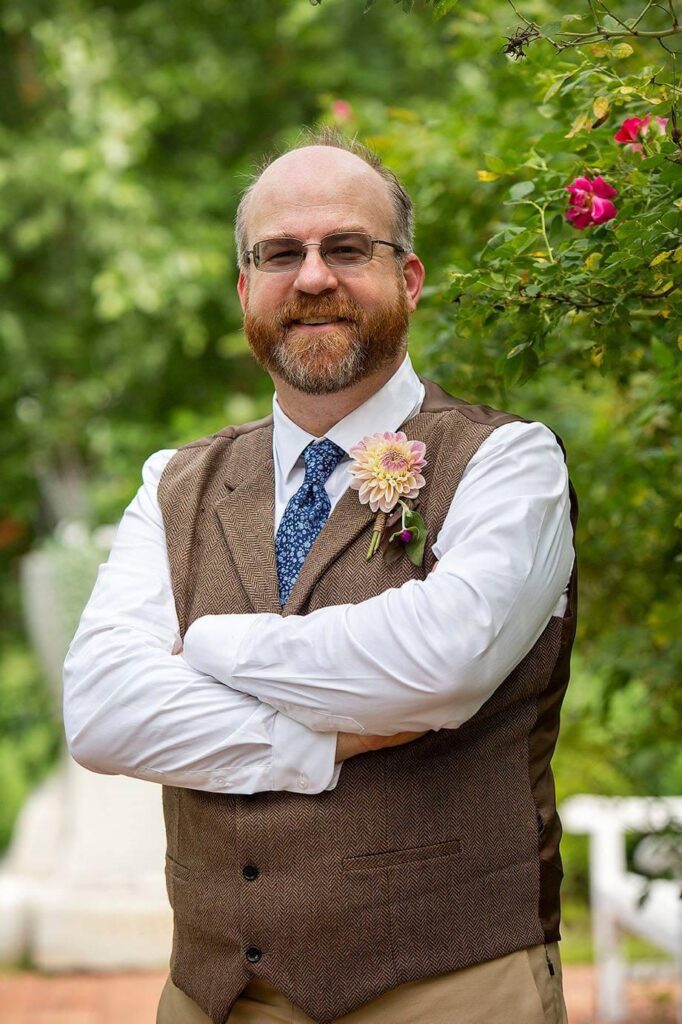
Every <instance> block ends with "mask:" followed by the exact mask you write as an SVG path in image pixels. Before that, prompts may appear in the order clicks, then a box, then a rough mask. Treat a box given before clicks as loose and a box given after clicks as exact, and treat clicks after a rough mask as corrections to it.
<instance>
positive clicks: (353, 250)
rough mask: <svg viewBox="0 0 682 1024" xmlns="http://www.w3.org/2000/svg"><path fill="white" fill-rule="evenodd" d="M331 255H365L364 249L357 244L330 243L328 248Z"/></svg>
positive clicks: (349, 256)
mask: <svg viewBox="0 0 682 1024" xmlns="http://www.w3.org/2000/svg"><path fill="white" fill-rule="evenodd" d="M326 251H327V253H328V254H329V255H330V256H334V257H335V258H343V259H350V260H352V259H355V258H357V257H358V256H364V250H363V249H359V248H358V247H357V245H341V244H339V245H330V246H329V248H328V249H327V250H326Z"/></svg>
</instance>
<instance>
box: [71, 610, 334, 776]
mask: <svg viewBox="0 0 682 1024" xmlns="http://www.w3.org/2000/svg"><path fill="white" fill-rule="evenodd" d="M64 727H65V733H66V739H67V743H68V747H69V750H70V752H71V754H72V756H73V757H74V759H75V760H76V761H78V762H79V763H80V764H82V765H83V766H84V767H86V768H89V769H90V770H91V771H95V772H100V773H104V774H120V775H129V776H132V777H134V778H139V779H146V780H147V781H150V782H158V783H162V784H165V785H173V786H181V787H183V788H190V789H202V790H208V791H210V792H215V793H254V792H261V791H266V790H290V791H293V792H301V791H306V792H311V793H312V792H319V791H320V790H322V789H325V788H327V787H328V786H330V785H331V784H332V783H333V784H335V782H336V778H335V776H337V775H338V772H336V771H335V768H334V758H335V749H336V736H335V735H334V734H331V733H329V734H327V735H326V736H320V735H316V734H314V733H313V732H311V730H310V729H308V728H307V727H306V726H305V725H301V724H299V723H298V722H295V721H293V720H291V719H290V718H288V717H287V716H286V715H284V714H282V713H280V712H278V711H276V710H275V709H273V708H271V707H269V706H267V705H265V704H263V703H261V702H260V701H259V700H258V699H256V698H254V697H250V696H248V695H245V694H243V693H237V692H236V691H234V690H231V689H230V688H228V687H222V686H217V685H216V682H215V680H213V679H211V678H209V677H207V676H204V675H201V674H200V673H198V672H195V671H194V670H193V669H192V668H190V667H189V666H188V665H187V664H186V663H185V662H184V659H183V658H182V657H172V656H171V655H170V654H168V653H166V652H164V651H160V650H159V649H157V648H155V647H153V646H150V644H149V640H148V639H147V640H146V641H145V640H144V639H143V638H142V637H141V636H140V635H139V634H137V635H136V634H135V633H134V632H133V631H130V630H126V629H121V628H119V629H114V630H112V631H110V632H109V633H104V634H102V633H100V632H90V631H89V630H88V628H87V626H86V627H85V628H83V629H82V630H81V631H79V634H78V635H77V636H76V638H75V640H74V643H73V644H72V646H71V649H70V652H69V655H68V657H67V660H66V663H65V666H64ZM320 741H322V742H320Z"/></svg>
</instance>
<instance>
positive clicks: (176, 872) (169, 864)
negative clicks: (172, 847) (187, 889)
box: [166, 853, 191, 879]
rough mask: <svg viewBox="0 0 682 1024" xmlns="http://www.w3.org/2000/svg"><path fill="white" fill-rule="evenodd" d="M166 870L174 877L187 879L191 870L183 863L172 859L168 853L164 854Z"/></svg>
mask: <svg viewBox="0 0 682 1024" xmlns="http://www.w3.org/2000/svg"><path fill="white" fill-rule="evenodd" d="M166 870H167V871H168V872H169V874H171V875H173V876H174V877H175V878H182V879H188V878H189V877H190V874H191V871H190V869H189V868H188V867H185V865H184V864H181V863H180V862H179V861H177V860H174V859H173V857H171V855H170V854H169V853H167V854H166Z"/></svg>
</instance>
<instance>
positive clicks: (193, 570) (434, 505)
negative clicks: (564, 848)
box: [159, 380, 576, 1024]
mask: <svg viewBox="0 0 682 1024" xmlns="http://www.w3.org/2000/svg"><path fill="white" fill-rule="evenodd" d="M423 383H424V385H425V387H426V397H425V400H424V403H423V405H422V407H421V410H420V412H419V413H418V414H417V415H416V416H414V417H413V418H412V419H410V420H409V421H407V422H406V423H404V424H403V425H402V429H404V430H405V432H406V433H407V435H408V437H410V438H413V439H419V440H421V441H424V442H425V443H426V457H427V460H428V465H427V467H426V470H425V473H424V475H425V477H426V484H425V486H424V487H423V488H422V490H421V491H420V505H419V509H420V512H421V514H422V515H423V517H424V519H425V521H426V523H427V525H428V528H429V538H428V541H427V548H426V556H425V559H424V565H423V566H421V567H419V568H417V567H415V566H413V565H412V563H411V562H410V561H409V559H408V558H407V557H401V558H398V559H397V560H394V561H390V562H389V561H388V560H385V559H384V558H383V557H382V555H380V554H378V555H376V556H375V557H374V558H372V559H371V560H370V561H369V562H368V561H366V558H365V554H366V551H367V545H368V542H369V537H370V533H371V530H372V525H373V521H374V516H373V514H372V513H371V511H370V510H369V508H368V506H366V505H361V504H360V502H359V501H358V497H357V492H356V491H354V490H352V489H350V488H349V489H348V491H346V493H345V494H344V495H343V496H342V498H341V499H340V500H339V502H338V503H337V505H336V506H335V507H334V509H333V510H332V513H331V515H330V517H329V519H328V521H327V523H326V524H325V526H324V527H323V529H322V531H321V533H320V534H319V536H318V538H317V539H316V541H315V543H314V545H313V547H312V548H311V551H310V553H309V555H308V557H307V559H306V561H305V563H304V566H303V568H302V570H301V573H300V575H299V577H298V579H297V581H296V584H295V586H294V588H293V590H292V592H291V595H290V598H289V601H288V603H287V605H286V606H285V608H284V609H283V610H281V609H280V607H279V602H278V596H277V574H276V568H275V554H274V539H273V521H274V471H273V461H272V418H271V417H268V418H266V419H263V420H260V421H258V422H255V423H250V424H246V425H244V426H241V427H227V428H226V429H225V430H222V431H220V433H218V434H216V435H214V436H212V437H207V438H204V439H202V440H200V441H196V442H194V443H192V444H190V445H187V446H185V447H184V448H182V449H181V450H180V451H179V452H178V453H177V454H176V455H175V456H174V457H173V458H172V459H171V461H170V462H169V464H168V466H167V468H166V471H165V473H164V475H163V477H162V480H161V484H160V487H159V500H160V504H161V509H162V511H163V517H164V523H165V529H166V536H167V544H168V554H169V558H170V566H171V574H172V580H173V588H174V594H175V600H176V605H177V611H178V617H179V621H180V628H181V631H182V633H183V634H184V631H185V630H186V629H187V627H188V626H189V624H190V623H191V622H192V621H194V619H196V618H198V617H199V616H201V615H207V614H220V613H226V612H236V613H244V612H253V611H256V612H275V613H280V612H281V613H282V614H284V615H293V614H297V615H301V614H306V613H307V612H309V611H313V610H314V609H316V608H320V607H323V606H325V605H330V604H339V603H346V602H353V603H357V602H360V601H363V600H365V599H367V598H370V597H373V596H375V595H377V594H379V593H381V592H382V591H384V590H386V589H387V588H389V587H398V586H400V585H401V584H403V583H404V582H406V581H407V580H409V579H424V578H425V577H426V575H427V574H428V572H429V571H430V569H431V568H432V566H433V564H434V561H435V559H434V556H433V554H432V553H431V551H430V547H429V541H430V543H431V544H432V543H433V541H434V539H435V537H436V536H437V534H438V531H439V530H440V528H441V525H442V523H443V520H444V519H445V515H446V513H447V510H448V508H449V506H450V502H451V500H452V496H453V493H454V492H455V490H456V488H457V485H458V483H459V481H460V479H461V476H462V473H463V472H464V469H465V467H466V465H467V463H468V461H469V459H470V458H471V457H472V455H473V454H474V453H475V452H476V450H477V449H478V448H479V446H480V445H481V443H482V442H483V441H484V440H485V439H486V438H487V437H488V436H489V435H490V433H491V432H492V431H493V430H495V429H496V427H498V426H500V425H501V424H503V423H508V422H511V421H513V420H514V419H516V418H517V417H513V416H509V415H507V414H504V413H499V412H496V411H494V410H492V409H489V408H487V407H485V406H471V405H467V404H466V403H464V402H461V401H459V400H458V399H456V398H453V397H452V396H450V395H448V394H447V393H446V392H445V391H443V390H442V389H441V388H440V387H438V385H436V384H433V383H431V382H430V381H426V380H424V381H423ZM572 504H573V513H574V516H575V509H576V506H575V500H574V496H573V495H572ZM575 610H576V578H575V573H574V574H573V579H572V582H571V587H570V599H569V605H568V609H567V613H566V615H565V617H564V618H563V619H561V618H556V617H555V618H552V619H551V621H550V622H549V624H548V625H547V627H546V628H545V630H544V632H543V633H542V635H541V637H540V638H539V640H538V641H537V643H536V644H535V646H534V647H533V648H532V650H531V651H530V652H529V653H528V654H527V655H526V657H525V658H524V659H523V661H521V663H520V664H519V665H518V666H517V667H516V668H515V669H514V671H513V672H512V673H511V674H510V675H509V676H508V677H507V678H506V679H505V680H504V681H503V683H502V684H501V685H500V686H499V688H498V689H497V690H496V692H495V693H494V694H493V696H492V697H491V698H490V699H489V700H488V701H487V702H486V704H485V705H484V706H483V707H482V708H481V709H480V711H479V712H478V713H477V714H476V715H475V716H474V717H473V718H472V719H470V720H469V721H468V722H466V723H465V724H464V725H463V726H461V727H460V728H459V729H443V730H440V731H439V732H429V733H427V734H426V735H425V736H423V737H422V738H421V739H419V740H417V741H415V742H413V743H409V744H406V745H404V746H401V747H395V748H391V749H387V750H384V751H376V752H374V753H370V754H365V755H362V756H359V757H355V758H352V759H350V760H349V761H347V762H346V763H345V764H344V766H343V768H342V769H341V775H340V779H339V782H338V785H337V787H336V788H335V789H334V790H333V791H330V792H324V793H321V794H317V795H313V796H307V795H305V794H299V793H289V792H265V793H258V794H255V795H250V796H249V795H244V796H241V795H240V796H225V795H222V794H218V793H208V792H200V791H197V790H191V789H179V788H174V787H164V790H163V805H164V813H165V820H166V831H167V839H168V857H167V884H168V895H169V899H170V902H171V904H172V906H173V910H174V922H175V930H174V939H173V952H172V956H171V976H172V979H173V981H174V983H175V984H176V985H177V986H179V987H180V988H181V989H182V990H183V991H184V992H186V993H187V994H188V995H189V996H190V997H191V998H192V999H194V1000H195V1001H196V1002H197V1003H198V1004H199V1006H200V1007H201V1008H202V1009H203V1010H204V1011H205V1013H207V1014H208V1016H209V1017H210V1018H211V1019H212V1020H213V1021H214V1022H215V1024H224V1022H225V1021H226V1019H227V1017H228V1014H229V1013H230V1009H231V1007H232V1005H233V1004H234V1002H235V1000H236V999H237V997H238V995H239V993H240V992H241V991H242V989H243V988H244V987H245V985H246V984H247V982H248V981H249V979H250V977H251V975H252V974H257V975H260V976H262V977H263V978H265V979H266V980H267V981H269V982H270V984H272V985H273V986H274V987H275V988H277V989H278V990H279V991H280V992H282V993H283V994H284V995H286V996H287V997H288V998H289V999H290V1000H291V1001H292V1002H293V1003H294V1004H295V1005H297V1006H299V1007H300V1008H301V1009H302V1010H304V1011H305V1012H306V1013H307V1014H309V1015H310V1016H311V1017H312V1018H313V1019H314V1020H316V1021H318V1022H320V1024H330V1022H332V1021H334V1020H336V1019H337V1018H338V1017H341V1016H342V1015H344V1014H346V1013H349V1012H350V1011H352V1010H354V1009H356V1008H357V1007H359V1006H361V1005H362V1004H363V1003H365V1002H368V1001H369V1000H371V999H374V998H376V997H377V996H378V995H380V994H381V993H382V992H384V991H386V990H387V989H390V988H394V987H396V986H397V985H400V984H402V983H403V982H409V981H414V980H416V979H420V978H426V977H430V976H433V975H438V974H443V973H445V972H447V971H452V970H456V969H458V968H462V967H467V966H469V965H471V964H475V963H479V962H482V961H484V960H489V959H492V958H494V957H499V956H503V955H504V954H507V953H510V952H512V951H514V950H517V949H521V948H524V947H526V946H531V945H534V944H537V943H541V942H550V941H554V940H556V939H558V938H559V886H560V881H561V876H562V870H561V859H560V856H559V838H560V835H561V825H560V822H559V819H558V816H557V813H556V807H555V798H554V784H553V779H552V773H551V769H550V767H549V762H550V758H551V756H552V753H553V751H554V746H555V743H556V738H557V733H558V728H559V708H560V705H561V702H562V699H563V696H564V692H565V689H566V685H567V683H568V673H569V667H568V662H569V655H570V648H571V645H572V642H573V636H574V632H575ZM245 865H255V866H256V867H257V868H258V870H259V873H258V876H257V878H252V879H248V878H246V877H245V876H244V875H243V874H242V869H243V868H244V866H245ZM247 874H248V872H247ZM254 949H255V950H256V951H260V954H261V955H260V958H256V960H255V962H254V957H255V954H254V952H253V951H254ZM247 950H250V951H251V952H250V958H251V959H249V958H247V956H246V951H247Z"/></svg>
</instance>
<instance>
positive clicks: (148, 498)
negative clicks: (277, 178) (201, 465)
mask: <svg viewBox="0 0 682 1024" xmlns="http://www.w3.org/2000/svg"><path fill="white" fill-rule="evenodd" d="M172 454H173V452H172V451H161V452H157V453H156V454H155V455H152V456H151V457H150V458H149V459H148V460H147V462H146V463H145V466H144V468H143V484H142V487H141V488H140V489H139V491H138V493H137V495H136V497H135V498H134V499H133V501H132V502H131V504H130V506H129V507H128V508H127V509H126V511H125V513H124V515H123V518H122V520H121V524H120V526H119V528H118V531H117V534H116V539H115V542H114V544H113V547H112V550H111V553H110V556H109V560H108V561H107V562H106V563H105V564H104V565H102V566H101V567H100V569H99V573H98V576H97V582H96V584H95V588H94V590H93V593H92V596H91V597H90V600H89V602H88V604H87V606H86V608H85V611H84V612H83V616H82V618H81V621H80V625H79V627H78V630H77V632H76V635H75V637H74V639H73V641H72V643H71V646H70V649H69V652H68V655H67V658H66V662H65V665H64V726H65V731H66V739H67V743H68V746H69V750H70V752H71V754H72V756H73V757H74V758H75V760H76V761H78V762H79V763H80V764H82V765H83V766H84V767H86V768H89V769H90V770H92V771H95V772H100V773H103V774H107V775H117V774H120V775H130V776H133V777H135V778H139V779H147V780H149V781H151V782H158V783H164V784H166V785H172V786H181V787H186V788H190V789H203V790H209V791H211V792H214V793H256V792H260V791H263V790H290V791H293V792H299V793H301V792H307V793H318V792H320V791H322V790H323V789H327V788H333V787H334V786H335V785H336V782H337V779H338V775H339V771H340V767H341V766H340V765H338V766H335V764H334V757H335V752H336V735H335V734H333V733H331V732H328V733H326V734H324V735H323V734H321V733H319V732H313V731H312V730H310V729H309V728H308V727H307V726H306V725H305V724H303V723H300V722H298V721H294V720H293V719H291V718H289V717H288V716H287V715H285V714H284V713H282V712H280V711H278V710H276V709H274V708H273V707H271V706H270V705H268V704H264V703H261V701H260V700H259V699H258V698H257V697H254V696H250V695H249V694H245V693H241V692H237V691H236V690H234V689H230V688H228V687H225V686H221V685H219V684H218V683H217V682H216V680H215V679H213V678H211V677H210V676H208V675H206V674H204V673H203V672H201V671H200V670H196V669H195V668H192V667H191V666H190V665H189V664H188V663H187V662H186V661H185V659H184V657H183V656H182V655H172V654H171V651H172V648H173V644H174V642H175V640H176V638H177V636H178V620H177V615H176V611H175V603H174V600H173V593H172V588H171V582H170V571H169V565H168V557H167V553H166V543H165V533H164V529H163V521H162V518H161V512H160V509H159V505H158V501H157V497H156V491H157V485H158V481H159V478H160V476H161V473H162V471H163V469H164V467H165V465H166V463H167V462H168V459H169V458H170V456H171V455H172Z"/></svg>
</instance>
